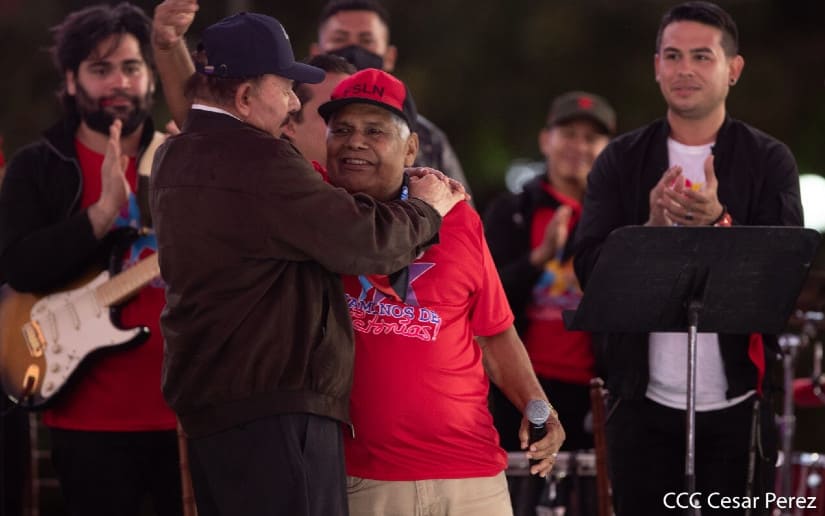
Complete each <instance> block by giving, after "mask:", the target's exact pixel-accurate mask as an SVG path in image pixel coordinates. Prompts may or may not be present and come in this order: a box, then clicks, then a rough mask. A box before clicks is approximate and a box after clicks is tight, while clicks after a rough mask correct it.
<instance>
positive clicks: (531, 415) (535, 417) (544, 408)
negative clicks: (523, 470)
mask: <svg viewBox="0 0 825 516" xmlns="http://www.w3.org/2000/svg"><path fill="white" fill-rule="evenodd" d="M524 416H525V417H526V418H527V421H529V422H530V437H529V444H533V443H534V442H536V441H541V440H542V439H544V436H545V435H547V427H546V426H545V423H547V418H549V417H550V404H549V403H547V402H546V401H544V400H530V401H528V402H527V407H526V408H525V409H524ZM539 462H540V461H538V460H536V459H530V465H531V466H532V465H533V464H538V463H539Z"/></svg>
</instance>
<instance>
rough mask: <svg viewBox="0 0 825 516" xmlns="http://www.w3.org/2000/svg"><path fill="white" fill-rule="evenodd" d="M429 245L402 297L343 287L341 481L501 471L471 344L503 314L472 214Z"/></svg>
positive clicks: (368, 283)
mask: <svg viewBox="0 0 825 516" xmlns="http://www.w3.org/2000/svg"><path fill="white" fill-rule="evenodd" d="M439 238H440V242H439V243H438V244H437V245H434V246H432V247H431V248H429V249H428V250H427V252H426V253H424V255H422V256H421V257H420V258H418V259H417V260H415V262H413V263H412V264H411V265H410V266H409V269H408V270H409V277H408V282H407V283H406V287H407V289H406V295H404V294H403V293H399V292H397V291H396V290H395V289H392V288H391V287H390V286H389V282H388V281H387V278H386V277H375V276H368V277H355V276H345V277H344V278H343V279H344V286H345V290H346V294H347V296H346V297H347V303H348V304H349V308H350V315H351V317H352V321H353V327H354V329H355V374H354V376H355V378H354V383H353V388H352V396H351V404H350V407H351V416H352V423H353V429H354V434H355V437H354V438H353V436H352V434H351V433H350V432H345V434H344V443H345V456H346V462H347V473H348V474H350V475H355V476H359V477H363V478H370V479H375V480H426V479H434V478H469V477H482V476H493V475H496V474H498V473H499V472H501V471H502V470H503V469H504V468H505V467H506V465H507V457H506V454H505V452H504V451H503V450H502V449H501V447H500V446H499V444H498V442H499V441H498V434H497V432H496V430H495V428H494V427H493V421H492V417H491V416H490V412H489V410H488V409H487V393H488V388H489V383H488V381H489V380H488V378H487V375H486V374H485V372H484V368H483V366H482V362H481V358H482V353H481V349H480V348H479V346H478V344H477V343H476V342H475V339H474V335H480V336H491V335H496V334H498V333H500V332H502V331H504V330H506V329H507V328H508V327H510V325H512V323H513V315H512V312H511V311H510V307H509V305H508V303H507V299H506V297H505V294H504V290H503V288H502V286H501V282H500V280H499V277H498V273H497V272H496V267H495V264H494V263H493V260H492V258H491V256H490V252H489V250H488V249H487V242H486V240H485V239H484V232H483V229H482V225H481V220H480V219H479V217H478V215H477V214H476V212H475V211H474V210H473V209H472V208H470V207H469V205H467V204H466V203H459V204H458V205H457V206H456V207H455V208H453V210H452V211H450V213H449V214H448V215H447V216H446V217H445V218H444V221H443V224H442V227H441V231H440V237H439ZM399 296H404V300H403V301H402V300H401V299H400V298H399Z"/></svg>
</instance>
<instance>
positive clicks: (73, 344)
mask: <svg viewBox="0 0 825 516" xmlns="http://www.w3.org/2000/svg"><path fill="white" fill-rule="evenodd" d="M159 274H160V267H159V266H158V256H157V254H152V255H151V256H147V257H146V258H144V259H142V260H140V261H139V262H138V263H136V264H135V265H134V266H132V267H130V268H129V269H126V270H125V271H123V272H121V273H119V274H116V275H115V276H111V275H110V274H109V272H108V271H104V272H101V273H100V274H97V276H96V277H94V279H92V280H91V281H88V282H83V281H82V280H81V282H80V284H81V285H82V286H80V287H79V288H74V289H70V290H65V291H62V292H57V293H53V294H50V295H46V296H38V295H36V294H24V293H19V292H15V291H13V290H11V289H9V288H8V287H4V288H5V289H6V290H7V292H6V295H5V296H4V297H3V301H2V303H0V382H2V385H3V390H4V391H5V392H6V393H7V394H8V396H9V398H11V400H12V401H14V402H15V403H17V404H20V405H24V406H25V407H26V408H40V407H42V406H43V405H45V404H46V403H48V402H49V401H50V400H51V399H52V398H53V397H54V396H55V395H56V394H57V393H58V392H59V391H60V390H61V389H62V388H63V387H64V386H65V385H66V382H67V381H68V380H69V379H70V377H71V376H72V375H73V373H74V372H75V371H76V370H77V368H78V366H79V365H80V364H81V362H82V361H83V359H84V358H86V357H87V356H88V355H89V354H91V353H93V352H95V351H97V350H100V349H103V348H111V347H119V346H127V345H130V344H139V343H141V342H143V341H144V340H146V338H147V337H148V336H149V329H148V328H146V327H144V326H141V327H137V328H131V329H122V328H118V327H117V326H116V325H115V324H114V323H113V322H112V318H111V313H110V307H112V306H114V305H117V304H118V303H120V302H122V301H124V300H125V299H127V298H129V296H131V295H132V294H134V293H135V292H137V291H138V290H140V289H141V288H142V287H144V286H145V285H147V284H148V283H149V282H151V281H152V280H153V279H155V278H156V277H157V276H158V275H159Z"/></svg>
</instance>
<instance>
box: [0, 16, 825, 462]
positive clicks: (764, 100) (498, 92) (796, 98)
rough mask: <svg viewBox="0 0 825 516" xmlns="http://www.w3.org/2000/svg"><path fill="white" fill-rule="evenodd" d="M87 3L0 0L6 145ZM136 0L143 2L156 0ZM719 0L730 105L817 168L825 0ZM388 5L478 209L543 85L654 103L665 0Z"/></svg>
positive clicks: (824, 116) (31, 133) (49, 95)
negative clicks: (726, 39) (733, 63)
mask: <svg viewBox="0 0 825 516" xmlns="http://www.w3.org/2000/svg"><path fill="white" fill-rule="evenodd" d="M91 3H94V2H86V1H79V0H64V1H56V0H0V49H2V50H0V77H2V79H0V134H3V135H4V137H5V143H4V148H5V151H6V156H7V157H8V156H10V155H11V154H12V153H13V152H14V151H15V150H16V149H18V148H20V147H21V146H22V145H24V144H25V143H27V142H29V141H31V140H33V139H34V138H36V137H37V135H38V134H39V132H40V131H41V130H42V129H43V128H45V127H46V126H47V125H49V124H51V123H52V122H53V121H54V120H55V119H56V118H57V117H58V116H59V106H58V103H57V101H56V99H55V96H54V92H55V90H56V89H57V87H58V86H59V81H60V78H59V77H58V76H57V74H56V72H55V71H54V69H53V68H52V66H51V63H50V60H49V56H48V54H47V52H46V49H47V48H48V46H49V45H50V42H51V40H50V33H49V31H48V28H49V27H51V26H53V25H54V24H56V23H58V22H59V21H60V20H61V19H62V18H63V17H64V16H65V15H66V13H68V12H70V11H72V10H75V9H77V8H80V7H83V6H86V5H90V4H91ZM134 3H136V4H138V5H140V6H142V7H144V8H145V9H146V10H147V13H149V14H150V15H151V14H152V12H153V9H154V5H155V4H156V3H157V2H154V1H144V0H140V1H136V2H134ZM324 3H325V0H305V1H301V0H298V1H295V0H293V1H289V2H287V1H284V0H267V1H263V0H258V1H256V0H227V1H202V2H201V11H200V13H199V14H198V17H197V19H196V21H195V24H194V26H193V27H192V29H191V30H190V34H189V43H190V45H191V44H193V43H196V42H197V41H198V34H199V33H200V31H201V30H202V29H203V28H204V27H205V26H206V25H208V24H210V23H213V22H215V21H217V20H218V19H220V18H222V17H224V16H226V15H228V14H231V13H234V12H237V11H238V10H243V9H249V10H255V11H259V12H263V13H266V14H270V15H273V16H275V17H276V18H278V19H279V20H280V21H281V22H282V23H283V24H284V25H285V26H286V28H287V30H288V32H289V34H290V37H291V39H292V42H293V48H294V49H295V54H296V57H298V58H299V59H300V58H303V57H305V56H306V55H307V50H308V47H309V43H310V42H312V41H314V38H315V36H316V25H317V15H318V12H319V11H320V9H321V6H322V5H323V4H324ZM719 3H720V5H722V6H723V7H724V8H725V9H726V10H728V11H729V12H730V13H731V14H732V15H733V16H734V18H735V19H736V21H737V23H738V25H739V30H740V46H741V53H742V55H743V56H744V57H745V62H746V65H745V69H744V73H743V75H742V78H741V80H740V81H739V83H738V84H737V85H736V86H735V87H734V88H733V89H732V91H731V95H730V97H729V101H728V107H729V112H730V113H731V114H732V115H733V116H735V117H737V118H740V119H743V120H745V121H747V122H749V123H751V124H753V125H755V126H756V127H759V128H761V129H762V130H764V131H766V132H767V133H769V134H771V135H773V136H775V137H777V138H779V139H780V140H782V141H784V142H785V143H787V144H788V145H789V146H790V148H791V150H792V151H793V152H794V154H795V156H796V158H797V161H798V163H799V168H800V172H802V173H813V174H819V175H825V1H823V0H789V1H779V0H724V1H720V2H719ZM385 5H386V6H387V7H388V9H389V10H390V12H391V14H392V22H391V40H392V42H393V43H395V44H396V46H398V48H399V61H398V66H397V70H396V73H397V75H398V76H399V77H401V78H402V79H404V80H405V81H407V82H408V84H409V86H410V88H411V90H412V91H413V93H414V95H415V98H416V102H417V104H418V107H419V110H420V111H421V112H422V113H423V114H425V115H426V116H427V117H428V118H430V119H431V120H433V121H434V122H435V123H436V124H438V125H439V126H440V127H441V128H442V129H444V130H445V131H446V133H447V134H448V135H449V137H450V140H451V142H452V143H453V146H454V147H455V149H456V151H457V153H458V155H459V157H460V159H461V161H462V164H463V166H464V169H465V172H466V174H467V177H468V178H469V181H470V183H471V186H472V188H473V190H474V194H475V198H476V204H477V206H478V207H479V208H480V209H481V210H483V209H484V206H485V204H486V202H487V201H488V200H489V198H490V197H491V196H492V195H494V194H495V193H497V192H499V191H501V190H502V189H503V188H504V183H503V174H504V171H505V170H506V168H507V166H508V165H509V164H510V163H511V162H512V161H513V160H514V159H518V158H526V159H538V158H539V154H538V150H537V148H536V137H537V132H538V130H539V128H540V127H541V126H542V124H543V123H544V120H545V117H546V114H547V108H548V106H549V102H550V100H551V99H552V98H553V97H554V96H556V95H558V94H560V93H562V92H564V91H567V90H571V89H583V90H588V91H592V92H595V93H598V94H601V95H603V96H605V97H607V98H608V99H609V100H610V102H611V103H612V104H613V105H614V107H615V108H616V110H617V112H618V115H619V131H620V132H623V131H627V130H630V129H633V128H636V127H638V126H641V125H643V124H645V123H647V122H649V121H651V120H652V119H654V118H657V117H660V116H662V115H663V114H664V112H665V105H664V102H663V101H662V98H661V95H660V93H659V90H658V85H657V84H656V83H655V82H654V80H653V52H654V40H655V35H656V30H657V27H658V23H659V20H660V18H661V16H662V14H663V13H664V11H666V10H667V9H668V8H669V7H671V6H672V5H675V2H662V1H654V0H635V1H618V0H616V1H610V0H580V1H578V2H571V1H563V0H543V1H542V0H508V1H503V0H488V1H485V2H470V1H467V0H438V1H433V0H421V1H409V0H386V1H385ZM155 115H156V118H157V120H158V121H161V122H163V121H165V120H167V119H168V112H167V110H166V107H165V106H164V104H163V101H162V96H161V95H158V96H157V103H156V107H155ZM823 202H825V199H823ZM803 359H804V358H803ZM808 363H809V364H810V362H808ZM803 367H804V366H803ZM808 369H809V368H808ZM800 373H801V371H800ZM806 373H807V372H806ZM806 373H802V374H806ZM822 412H823V410H822V409H809V410H808V411H804V410H803V411H801V413H799V414H798V415H799V416H800V418H801V420H800V422H799V423H800V427H799V438H800V440H801V443H800V446H799V447H800V448H801V449H812V448H816V449H819V450H821V451H825V445H823V443H822V441H823V440H825V433H823V432H822V431H821V427H820V428H819V430H817V429H816V427H817V426H818V423H816V421H821V420H822V419H823V418H822V416H823V414H822Z"/></svg>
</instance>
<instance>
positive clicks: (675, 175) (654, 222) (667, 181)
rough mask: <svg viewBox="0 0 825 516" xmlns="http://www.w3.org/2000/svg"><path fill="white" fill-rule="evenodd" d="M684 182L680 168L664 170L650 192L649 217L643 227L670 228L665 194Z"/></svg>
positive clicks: (671, 223) (670, 223)
mask: <svg viewBox="0 0 825 516" xmlns="http://www.w3.org/2000/svg"><path fill="white" fill-rule="evenodd" d="M683 182H684V179H683V178H682V167H680V166H678V165H676V166H673V167H670V168H669V169H667V170H665V173H664V174H662V178H661V179H659V182H658V183H656V186H654V187H653V189H652V190H651V191H650V216H649V218H648V219H647V222H646V223H645V226H672V225H673V220H672V219H671V218H670V217H669V216H668V211H667V199H666V197H665V192H667V191H668V190H673V189H674V188H675V187H677V185H681V183H683Z"/></svg>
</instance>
